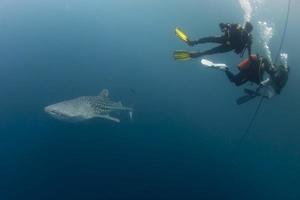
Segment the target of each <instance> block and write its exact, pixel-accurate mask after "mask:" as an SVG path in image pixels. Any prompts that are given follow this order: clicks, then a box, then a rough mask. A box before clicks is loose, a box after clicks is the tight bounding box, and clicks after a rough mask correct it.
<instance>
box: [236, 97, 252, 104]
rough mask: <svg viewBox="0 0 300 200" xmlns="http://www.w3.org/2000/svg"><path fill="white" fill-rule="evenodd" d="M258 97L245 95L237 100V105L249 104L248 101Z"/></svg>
mask: <svg viewBox="0 0 300 200" xmlns="http://www.w3.org/2000/svg"><path fill="white" fill-rule="evenodd" d="M255 97H257V95H244V96H241V97H240V98H238V99H237V100H236V103H237V105H241V104H244V103H247V102H248V101H250V100H252V99H254V98H255Z"/></svg>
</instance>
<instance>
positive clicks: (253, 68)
mask: <svg viewBox="0 0 300 200" xmlns="http://www.w3.org/2000/svg"><path fill="white" fill-rule="evenodd" d="M201 63H202V64H203V65H206V66H207V67H211V68H215V69H220V70H222V71H224V72H225V74H226V76H227V77H228V79H229V80H230V82H232V83H234V84H235V85H236V86H241V85H243V84H245V83H247V82H248V81H249V82H251V83H255V84H257V85H258V87H257V89H256V90H250V89H245V90H244V92H245V95H244V96H242V97H240V98H238V99H237V104H239V105H240V104H243V103H246V102H247V101H249V100H251V99H253V98H255V97H258V96H262V97H264V98H267V99H270V98H272V97H273V96H275V95H277V94H280V92H281V90H282V89H283V87H284V86H285V85H286V83H287V81H288V73H289V68H288V66H287V63H286V64H280V65H278V66H277V65H275V64H272V63H271V62H270V61H269V60H268V59H267V58H264V57H261V56H259V55H251V58H248V59H245V60H244V61H242V62H241V63H240V64H239V65H238V69H239V73H237V74H233V73H232V72H231V71H230V70H229V68H228V66H227V65H225V64H215V63H213V62H210V61H208V60H206V59H202V60H201ZM265 72H266V73H267V74H268V75H269V77H268V78H267V79H265V80H262V79H263V76H264V73H265ZM262 89H264V90H263V91H262Z"/></svg>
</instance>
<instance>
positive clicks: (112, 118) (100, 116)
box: [96, 115, 120, 123]
mask: <svg viewBox="0 0 300 200" xmlns="http://www.w3.org/2000/svg"><path fill="white" fill-rule="evenodd" d="M96 117H99V118H102V119H107V120H110V121H114V122H117V123H120V120H119V119H118V118H115V117H112V116H109V115H96Z"/></svg>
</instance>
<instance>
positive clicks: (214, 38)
mask: <svg viewBox="0 0 300 200" xmlns="http://www.w3.org/2000/svg"><path fill="white" fill-rule="evenodd" d="M225 42H226V41H225V37H224V36H210V37H204V38H200V39H199V40H196V44H203V43H219V44H223V43H225Z"/></svg>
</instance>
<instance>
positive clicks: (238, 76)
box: [225, 70, 248, 86]
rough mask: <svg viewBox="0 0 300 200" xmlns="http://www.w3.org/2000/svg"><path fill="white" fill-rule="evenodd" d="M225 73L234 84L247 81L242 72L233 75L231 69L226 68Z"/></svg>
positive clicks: (238, 84)
mask: <svg viewBox="0 0 300 200" xmlns="http://www.w3.org/2000/svg"><path fill="white" fill-rule="evenodd" d="M225 74H226V76H227V77H228V79H229V80H230V81H231V82H232V83H234V84H235V85H236V86H240V85H243V84H244V83H246V82H247V81H248V80H247V78H246V76H245V73H242V72H240V73H238V74H236V75H234V74H233V73H232V72H231V71H229V70H226V71H225Z"/></svg>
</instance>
